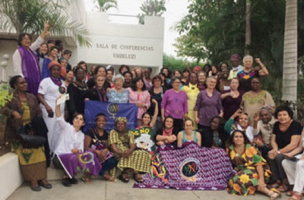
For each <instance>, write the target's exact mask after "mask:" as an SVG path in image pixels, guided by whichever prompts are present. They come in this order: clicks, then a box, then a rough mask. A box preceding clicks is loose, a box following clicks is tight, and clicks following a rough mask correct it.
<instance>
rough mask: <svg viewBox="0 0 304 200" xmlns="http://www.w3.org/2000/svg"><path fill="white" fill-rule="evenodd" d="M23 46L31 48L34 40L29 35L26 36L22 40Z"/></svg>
mask: <svg viewBox="0 0 304 200" xmlns="http://www.w3.org/2000/svg"><path fill="white" fill-rule="evenodd" d="M20 43H21V45H22V46H24V47H26V48H29V47H30V46H31V44H32V39H31V38H30V36H29V35H28V34H26V35H25V36H24V37H23V38H22V39H21V42H20Z"/></svg>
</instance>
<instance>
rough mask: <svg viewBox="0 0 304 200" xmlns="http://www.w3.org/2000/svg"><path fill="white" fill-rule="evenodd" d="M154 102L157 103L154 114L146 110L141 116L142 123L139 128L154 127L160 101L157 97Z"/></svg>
mask: <svg viewBox="0 0 304 200" xmlns="http://www.w3.org/2000/svg"><path fill="white" fill-rule="evenodd" d="M152 103H153V104H154V105H155V110H154V115H153V116H152V115H151V114H150V113H149V112H144V113H143V114H142V117H141V120H142V124H141V125H140V126H139V127H138V128H143V127H151V128H154V125H155V122H156V120H157V116H158V103H157V101H156V100H155V99H152Z"/></svg>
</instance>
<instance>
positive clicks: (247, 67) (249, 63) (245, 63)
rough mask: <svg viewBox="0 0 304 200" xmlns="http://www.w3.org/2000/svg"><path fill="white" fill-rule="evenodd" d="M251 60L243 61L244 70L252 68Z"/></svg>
mask: <svg viewBox="0 0 304 200" xmlns="http://www.w3.org/2000/svg"><path fill="white" fill-rule="evenodd" d="M252 63H253V62H252V59H251V58H246V59H245V60H244V68H245V69H248V70H250V69H251V68H252Z"/></svg>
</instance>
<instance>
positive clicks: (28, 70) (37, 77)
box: [18, 46, 41, 95]
mask: <svg viewBox="0 0 304 200" xmlns="http://www.w3.org/2000/svg"><path fill="white" fill-rule="evenodd" d="M18 51H19V53H20V56H21V69H22V73H23V76H24V78H25V79H26V80H27V83H28V91H29V92H31V93H32V94H34V95H37V92H38V87H39V83H40V81H41V73H40V67H39V62H38V57H37V55H36V54H35V53H34V52H33V51H32V50H31V49H27V48H25V47H23V46H19V47H18Z"/></svg>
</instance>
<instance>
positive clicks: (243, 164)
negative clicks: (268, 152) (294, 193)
mask: <svg viewBox="0 0 304 200" xmlns="http://www.w3.org/2000/svg"><path fill="white" fill-rule="evenodd" d="M228 144H229V146H228V148H227V153H228V156H229V157H230V159H231V162H232V164H233V165H234V167H235V170H236V172H237V173H236V174H235V175H234V176H233V177H232V178H231V179H230V180H229V182H228V188H227V190H228V193H230V194H237V195H244V196H247V195H248V194H250V195H254V194H255V192H256V190H258V191H259V192H262V193H264V194H266V195H268V196H269V197H270V199H277V198H278V197H279V196H280V193H279V191H277V190H275V189H268V188H267V187H266V183H267V181H268V179H269V177H270V175H271V172H270V170H269V167H268V166H267V163H266V161H265V160H264V158H263V157H262V156H261V155H260V154H259V151H258V150H257V149H256V148H255V147H253V146H251V145H250V142H249V140H248V138H247V136H246V135H245V132H243V131H240V130H235V131H234V132H233V133H232V134H231V136H230V138H229V140H228Z"/></svg>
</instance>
